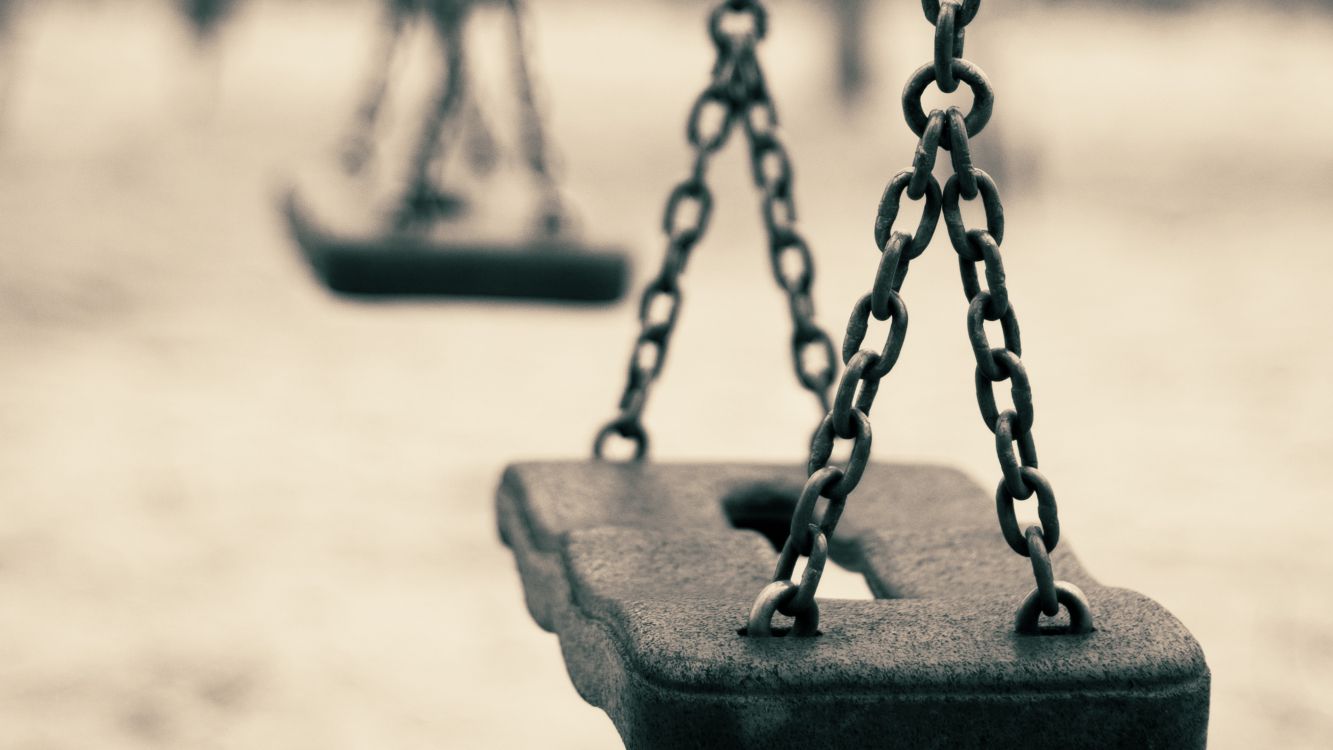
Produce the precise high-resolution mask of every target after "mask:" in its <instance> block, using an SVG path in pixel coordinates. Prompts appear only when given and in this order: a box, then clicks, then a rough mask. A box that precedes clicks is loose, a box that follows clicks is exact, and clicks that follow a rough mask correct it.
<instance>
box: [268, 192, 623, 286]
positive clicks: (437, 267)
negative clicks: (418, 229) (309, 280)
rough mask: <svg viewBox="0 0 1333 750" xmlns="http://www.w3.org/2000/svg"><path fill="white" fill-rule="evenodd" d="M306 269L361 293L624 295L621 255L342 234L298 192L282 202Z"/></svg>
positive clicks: (555, 246)
mask: <svg viewBox="0 0 1333 750" xmlns="http://www.w3.org/2000/svg"><path fill="white" fill-rule="evenodd" d="M283 211H284V214H285V215H286V218H287V223H288V226H289V228H290V230H291V232H292V236H293V237H294V238H295V240H296V242H297V244H298V245H299V246H300V248H301V252H302V254H303V255H304V256H305V259H306V261H307V262H308V263H309V264H310V267H311V270H312V271H313V272H314V274H315V276H316V277H317V278H318V279H319V280H320V283H322V284H323V285H324V286H326V287H327V288H328V289H330V290H331V291H334V292H337V293H339V294H342V295H347V296H359V297H520V298H526V299H542V300H569V301H577V302H612V301H615V300H618V299H620V297H621V296H622V295H623V294H624V293H625V284H626V280H627V277H628V275H629V269H628V264H627V262H626V260H625V256H624V255H623V254H621V253H618V252H613V251H610V250H593V249H591V248H588V247H585V246H582V245H576V244H573V243H567V242H557V241H539V242H533V243H527V244H523V245H502V244H497V243H482V242H468V243H459V244H442V243H440V242H438V241H433V240H432V239H431V238H430V237H429V236H427V235H416V234H411V233H402V234H389V235H386V236H382V237H355V236H349V237H343V236H338V235H334V234H332V233H329V232H326V231H324V230H322V229H321V228H320V227H319V226H318V225H317V224H316V223H315V222H314V221H313V220H312V219H311V217H310V216H308V214H307V212H306V211H305V210H304V209H303V208H302V206H301V203H300V200H299V199H298V198H297V195H296V193H295V191H292V192H290V193H288V195H287V197H286V200H285V201H284V204H283Z"/></svg>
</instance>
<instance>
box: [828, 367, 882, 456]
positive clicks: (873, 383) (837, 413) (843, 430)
mask: <svg viewBox="0 0 1333 750" xmlns="http://www.w3.org/2000/svg"><path fill="white" fill-rule="evenodd" d="M879 358H880V356H879V355H878V354H876V353H874V352H872V351H870V350H868V349H862V350H861V351H859V352H857V353H856V354H853V355H852V358H851V359H850V360H848V362H847V367H846V368H844V369H843V371H842V380H841V381H839V382H838V390H837V392H836V393H835V394H834V397H833V409H832V411H831V412H830V413H831V414H832V416H833V432H834V434H836V435H837V436H838V437H840V438H843V439H844V440H850V439H851V438H854V437H856V428H855V427H854V425H853V422H852V413H853V411H856V412H860V413H861V414H864V415H865V416H867V417H868V416H870V407H871V406H873V405H874V403H875V394H876V393H877V392H878V391H879V382H880V378H877V377H874V370H875V366H876V365H877V364H879ZM867 368H869V369H870V372H869V373H868V374H867V373H866V369H867ZM858 386H859V388H858ZM853 397H855V406H853Z"/></svg>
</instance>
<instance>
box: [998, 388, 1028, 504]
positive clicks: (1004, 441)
mask: <svg viewBox="0 0 1333 750" xmlns="http://www.w3.org/2000/svg"><path fill="white" fill-rule="evenodd" d="M1017 420H1018V412H1016V411H1014V410H1013V409H1005V410H1004V411H1002V412H1000V417H999V419H996V420H995V455H996V457H997V458H999V459H1000V471H1001V473H1003V474H1004V486H1005V489H1007V490H1008V491H1009V494H1010V495H1013V496H1014V499H1015V500H1026V499H1028V498H1029V497H1032V493H1033V491H1034V490H1033V489H1032V488H1031V487H1029V486H1028V485H1027V483H1026V482H1024V481H1023V469H1024V468H1032V469H1035V468H1037V443H1036V441H1035V440H1034V439H1033V437H1032V431H1031V430H1029V431H1028V432H1025V433H1023V434H1022V435H1021V436H1018V437H1015V436H1014V422H1015V421H1017ZM1015 442H1017V443H1018V454H1017V455H1015V454H1014V443H1015Z"/></svg>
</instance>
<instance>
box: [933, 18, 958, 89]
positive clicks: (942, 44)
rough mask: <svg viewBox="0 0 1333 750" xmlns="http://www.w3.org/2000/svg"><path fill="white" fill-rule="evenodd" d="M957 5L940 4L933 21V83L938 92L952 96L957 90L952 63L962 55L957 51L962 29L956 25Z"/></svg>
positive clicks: (956, 80)
mask: <svg viewBox="0 0 1333 750" xmlns="http://www.w3.org/2000/svg"><path fill="white" fill-rule="evenodd" d="M958 10H959V8H958V4H957V3H951V2H945V3H940V11H939V16H938V17H937V18H936V19H935V81H936V83H938V84H939V87H940V91H943V92H944V93H946V94H952V93H953V92H955V91H957V90H958V79H957V78H955V77H954V74H953V61H954V59H955V58H957V57H959V55H961V54H962V53H961V52H959V51H958V47H960V46H962V45H961V44H960V42H961V39H960V38H959V37H961V36H962V32H963V27H962V25H960V24H959V23H958Z"/></svg>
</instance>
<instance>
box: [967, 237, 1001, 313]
mask: <svg viewBox="0 0 1333 750" xmlns="http://www.w3.org/2000/svg"><path fill="white" fill-rule="evenodd" d="M967 244H968V247H969V248H971V249H973V250H975V249H976V248H980V249H981V259H982V261H984V262H985V265H986V286H987V288H986V289H984V290H983V289H982V288H981V279H979V278H978V277H977V264H976V262H975V261H969V260H967V259H965V258H962V257H960V258H959V259H958V273H959V275H960V276H962V278H963V294H964V295H965V296H966V297H967V301H968V302H971V301H972V300H974V299H976V298H977V296H978V295H980V294H981V293H982V292H983V291H984V292H985V293H986V295H987V299H986V307H985V310H984V311H983V312H984V313H985V317H986V319H987V320H999V319H1001V318H1003V317H1004V316H1005V315H1007V314H1008V313H1009V287H1008V286H1006V285H1005V279H1004V261H1003V260H1002V259H1001V258H1000V244H999V243H998V242H996V241H995V238H994V237H993V236H991V233H990V232H987V231H986V230H984V229H969V230H968V232H967Z"/></svg>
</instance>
